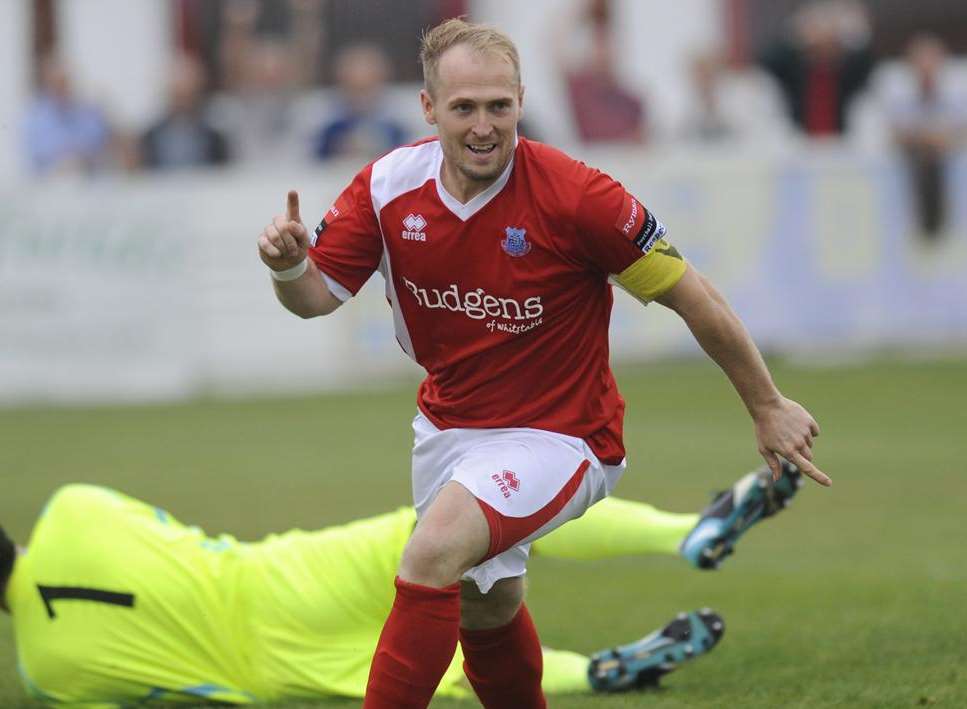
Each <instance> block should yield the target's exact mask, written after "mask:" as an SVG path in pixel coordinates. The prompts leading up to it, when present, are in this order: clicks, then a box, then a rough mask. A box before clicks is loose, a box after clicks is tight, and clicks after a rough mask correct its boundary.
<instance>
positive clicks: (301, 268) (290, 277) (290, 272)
mask: <svg viewBox="0 0 967 709" xmlns="http://www.w3.org/2000/svg"><path fill="white" fill-rule="evenodd" d="M308 268H309V259H307V258H304V259H302V261H300V262H299V263H297V264H296V265H295V266H293V267H292V268H287V269H285V270H284V271H273V270H272V269H271V268H270V269H269V274H270V275H271V276H272V278H274V279H275V280H277V281H294V280H295V279H296V278H300V277H301V276H302V274H303V273H305V272H306V270H307V269H308Z"/></svg>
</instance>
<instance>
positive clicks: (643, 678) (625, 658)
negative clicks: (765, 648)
mask: <svg viewBox="0 0 967 709" xmlns="http://www.w3.org/2000/svg"><path fill="white" fill-rule="evenodd" d="M724 632H725V623H724V622H723V620H722V618H721V617H720V616H719V615H718V614H716V613H715V612H714V611H712V610H709V609H708V608H703V609H702V610H700V611H694V612H692V613H680V614H679V615H678V617H677V618H675V620H673V621H671V622H670V623H669V624H668V625H666V626H665V627H664V628H662V629H661V630H656V631H655V632H653V633H651V634H650V635H646V636H645V637H643V638H642V639H641V640H639V641H638V642H634V643H631V644H629V645H622V646H621V647H616V648H613V649H611V650H602V651H601V652H598V653H595V654H594V655H592V656H591V663H590V664H589V665H588V681H589V682H590V683H591V688H592V689H594V691H595V692H624V691H628V690H632V689H645V688H648V687H655V686H657V685H658V680H659V679H660V678H661V677H662V675H666V674H668V673H669V672H671V671H672V670H675V669H677V668H678V666H679V665H680V664H682V663H683V662H686V661H687V660H691V659H693V658H695V657H698V656H699V655H703V654H705V653H706V652H708V651H709V650H711V649H712V648H713V647H715V645H716V644H717V643H718V641H719V640H720V639H721V637H722V634H723V633H724Z"/></svg>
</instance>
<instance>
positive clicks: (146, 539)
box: [7, 485, 468, 707]
mask: <svg viewBox="0 0 967 709" xmlns="http://www.w3.org/2000/svg"><path fill="white" fill-rule="evenodd" d="M415 521H416V517H415V513H414V512H413V510H412V509H402V510H399V511H398V512H394V513H391V514H387V515H382V516H380V517H375V518H372V519H368V520H362V521H359V522H354V523H351V524H347V525H344V526H340V527H332V528H328V529H324V530H321V531H318V532H301V531H298V530H297V531H292V532H288V533H286V534H283V535H278V536H271V537H269V538H267V539H266V540H264V541H262V542H259V543H256V544H245V543H241V542H238V541H236V540H235V539H234V538H232V537H230V536H227V535H226V536H221V537H218V538H209V537H206V536H205V534H204V532H202V531H201V530H200V529H198V528H197V527H187V526H185V525H183V524H181V523H179V522H178V521H177V520H175V519H173V518H172V517H171V516H170V515H169V514H168V513H166V512H165V511H164V510H161V509H159V508H156V507H152V506H150V505H147V504H145V503H142V502H139V501H138V500H135V499H133V498H130V497H127V496H124V495H122V494H120V493H117V492H114V491H113V490H108V489H106V488H101V487H94V486H89V485H70V486H68V487H65V488H62V489H61V490H59V491H58V492H57V493H56V494H55V495H54V496H53V498H52V499H51V501H50V503H49V504H48V506H47V507H46V509H45V510H44V512H43V513H42V515H41V517H40V519H39V520H38V521H37V524H36V526H35V528H34V531H33V533H32V535H31V538H30V541H29V545H28V548H27V551H26V553H25V554H24V555H23V556H21V557H20V558H19V559H18V560H17V563H16V565H15V567H14V571H13V575H12V576H11V578H10V582H9V586H8V589H7V601H8V603H9V606H10V609H11V612H12V616H13V626H14V633H15V635H16V645H17V654H18V660H19V669H20V673H21V677H22V679H23V682H24V685H25V687H26V688H27V691H28V693H30V694H31V695H32V696H34V697H35V698H37V699H41V700H43V701H47V702H50V703H58V704H73V705H87V706H92V707H93V706H115V705H120V704H130V703H131V702H148V703H150V702H152V700H157V701H164V702H179V701H182V702H195V703H197V702H199V701H205V700H208V701H222V702H232V703H250V702H255V701H265V700H271V699H279V698H282V697H296V696H306V697H313V696H315V697H318V696H323V695H327V694H340V695H349V696H362V694H363V692H364V691H365V686H366V679H367V676H368V672H369V664H370V660H371V658H372V655H373V651H374V649H375V646H376V642H377V639H378V637H379V632H380V629H381V627H382V625H383V622H384V621H385V619H386V616H387V615H388V613H389V610H390V607H391V605H392V601H393V592H394V589H393V583H392V580H393V576H394V574H395V571H396V567H397V565H398V563H399V559H400V555H401V553H402V549H403V546H404V545H405V543H406V540H407V538H408V537H409V534H410V532H411V531H412V529H413V525H414V523H415ZM460 662H461V658H460V657H459V653H458V656H457V657H455V658H454V662H453V664H452V665H451V667H450V669H449V670H448V672H447V675H446V676H445V677H444V679H443V681H442V682H441V684H440V691H439V693H440V694H446V695H450V696H466V695H467V694H468V692H467V690H466V689H465V688H464V686H463V685H462V684H461V678H462V671H461V667H460Z"/></svg>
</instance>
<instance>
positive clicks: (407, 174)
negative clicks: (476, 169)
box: [369, 140, 443, 219]
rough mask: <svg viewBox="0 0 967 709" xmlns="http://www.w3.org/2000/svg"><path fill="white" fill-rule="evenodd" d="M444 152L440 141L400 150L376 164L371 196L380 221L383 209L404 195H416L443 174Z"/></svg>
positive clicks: (374, 210)
mask: <svg viewBox="0 0 967 709" xmlns="http://www.w3.org/2000/svg"><path fill="white" fill-rule="evenodd" d="M442 160H443V151H442V150H440V143H439V141H436V140H433V141H430V142H429V143H422V144H420V145H413V146H409V147H406V148H397V149H396V150H394V151H393V152H391V153H390V154H389V155H384V156H383V157H381V158H380V159H379V160H377V161H376V162H374V163H373V174H372V176H371V177H370V178H369V193H370V196H371V197H372V200H373V212H374V213H375V214H376V218H377V219H379V214H380V212H382V211H383V207H385V206H386V205H387V204H389V203H390V202H392V201H393V200H394V199H396V198H397V197H399V196H400V195H401V194H406V193H407V192H412V191H413V190H415V189H417V188H418V187H421V186H423V185H424V184H426V183H427V182H428V181H429V180H435V179H436V177H437V175H439V174H440V163H441V162H442Z"/></svg>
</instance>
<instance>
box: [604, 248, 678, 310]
mask: <svg viewBox="0 0 967 709" xmlns="http://www.w3.org/2000/svg"><path fill="white" fill-rule="evenodd" d="M684 275H685V259H683V258H682V255H681V254H680V253H678V250H677V249H676V248H675V247H674V246H672V245H671V244H669V243H668V242H667V241H665V240H664V239H660V240H659V241H658V242H657V243H656V244H655V245H654V246H653V247H652V249H651V251H649V252H648V253H647V254H645V255H644V256H642V257H641V258H640V259H638V260H637V261H635V262H634V263H633V264H631V265H630V266H628V268H626V269H625V270H624V271H622V272H621V273H619V274H618V275H616V276H612V281H613V282H614V283H615V284H617V285H618V286H620V287H621V288H623V289H624V290H626V291H627V292H628V293H630V294H631V295H633V296H634V297H635V298H637V299H638V300H640V301H641V302H643V303H649V302H651V301H653V300H654V299H655V298H658V297H660V296H661V295H663V294H664V293H667V292H668V291H669V290H670V289H671V288H672V286H674V285H675V284H676V283H678V281H679V280H681V277H682V276H684Z"/></svg>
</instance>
